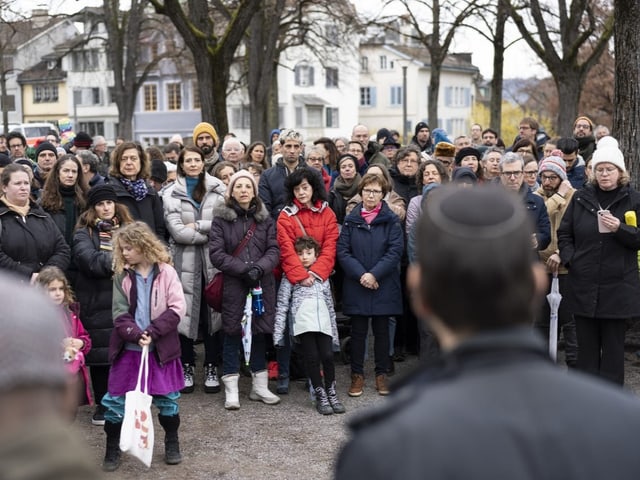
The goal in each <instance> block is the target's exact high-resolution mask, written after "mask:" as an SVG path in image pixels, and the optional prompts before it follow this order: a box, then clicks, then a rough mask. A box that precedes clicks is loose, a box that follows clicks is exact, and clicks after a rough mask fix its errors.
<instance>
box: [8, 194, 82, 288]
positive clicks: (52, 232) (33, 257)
mask: <svg viewBox="0 0 640 480" xmlns="http://www.w3.org/2000/svg"><path fill="white" fill-rule="evenodd" d="M0 222H1V224H2V230H1V231H0V269H2V270H9V271H13V272H15V273H16V274H18V275H20V276H22V277H26V278H27V279H29V278H30V277H31V275H32V274H33V273H36V272H39V271H40V270H42V268H43V267H47V266H55V267H59V268H60V269H61V270H62V271H63V272H64V271H65V270H66V269H67V268H68V267H69V259H70V256H71V250H70V248H69V245H67V242H66V241H65V240H64V237H63V236H62V233H60V230H59V229H58V227H57V226H56V224H55V223H54V221H53V220H52V219H51V217H50V216H49V215H48V214H47V213H45V211H44V210H43V209H42V208H41V207H40V206H39V205H37V204H35V203H34V202H31V209H30V210H29V213H28V214H27V216H26V217H25V220H24V221H23V219H22V217H20V215H18V214H17V213H16V212H14V211H12V210H9V208H8V207H7V206H6V205H5V204H4V202H2V201H0Z"/></svg>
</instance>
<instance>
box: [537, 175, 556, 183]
mask: <svg viewBox="0 0 640 480" xmlns="http://www.w3.org/2000/svg"><path fill="white" fill-rule="evenodd" d="M558 179H560V177H559V176H557V175H540V181H541V182H542V183H544V182H555V181H556V180H558Z"/></svg>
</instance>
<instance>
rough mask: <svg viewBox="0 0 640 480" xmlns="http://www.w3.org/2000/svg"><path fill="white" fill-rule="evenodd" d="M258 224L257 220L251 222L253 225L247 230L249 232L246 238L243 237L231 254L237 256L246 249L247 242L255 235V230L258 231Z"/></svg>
mask: <svg viewBox="0 0 640 480" xmlns="http://www.w3.org/2000/svg"><path fill="white" fill-rule="evenodd" d="M256 226H257V225H256V222H253V223H252V224H251V227H249V230H247V233H246V234H245V236H244V238H243V239H242V241H241V242H240V244H239V245H238V246H237V247H236V249H235V250H234V251H233V253H232V254H231V255H233V256H234V257H237V256H238V254H239V253H240V252H241V251H242V250H243V249H244V247H246V246H247V243H248V242H249V240H251V237H253V232H255V231H256Z"/></svg>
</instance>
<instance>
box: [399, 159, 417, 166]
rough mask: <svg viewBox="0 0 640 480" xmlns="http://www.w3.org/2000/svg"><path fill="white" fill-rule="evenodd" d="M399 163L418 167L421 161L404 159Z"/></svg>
mask: <svg viewBox="0 0 640 480" xmlns="http://www.w3.org/2000/svg"><path fill="white" fill-rule="evenodd" d="M398 163H406V164H408V165H418V164H419V163H420V161H419V160H414V159H413V158H402V159H400V160H398Z"/></svg>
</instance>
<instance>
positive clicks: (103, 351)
mask: <svg viewBox="0 0 640 480" xmlns="http://www.w3.org/2000/svg"><path fill="white" fill-rule="evenodd" d="M72 251H73V258H74V262H75V265H76V267H77V277H76V287H75V292H76V297H77V300H78V302H79V303H80V307H81V313H82V323H83V324H84V327H85V328H86V329H87V331H88V332H89V335H90V336H91V341H92V344H93V346H92V348H91V352H89V355H87V357H86V361H87V364H88V365H108V364H109V339H110V338H111V332H112V331H113V317H112V315H111V298H112V292H113V281H112V279H111V277H112V275H113V271H112V269H111V265H112V261H111V260H112V255H111V252H109V251H106V250H100V237H99V233H98V230H97V229H96V228H82V229H80V230H77V231H76V234H75V235H74V237H73V248H72Z"/></svg>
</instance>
